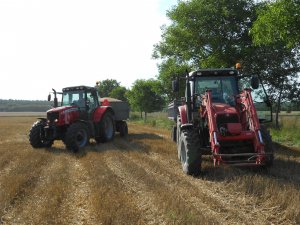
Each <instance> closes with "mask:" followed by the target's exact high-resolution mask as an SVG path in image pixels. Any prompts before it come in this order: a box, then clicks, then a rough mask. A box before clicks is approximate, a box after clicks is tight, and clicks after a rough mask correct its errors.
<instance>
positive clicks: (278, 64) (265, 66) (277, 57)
mask: <svg viewBox="0 0 300 225" xmlns="http://www.w3.org/2000/svg"><path fill="white" fill-rule="evenodd" d="M299 66H300V61H299V56H298V55H297V54H296V52H295V51H291V49H289V48H287V47H286V46H285V45H284V44H276V45H263V46H259V47H253V48H252V49H251V54H248V55H247V57H245V59H244V61H243V69H242V72H243V74H244V75H248V76H251V75H258V76H259V78H260V80H261V82H262V83H263V84H264V87H265V90H266V92H267V94H268V96H270V98H271V102H272V103H273V106H274V107H275V113H276V116H275V122H276V127H279V123H278V115H279V112H280V110H281V109H280V107H281V103H282V102H283V101H294V102H296V97H297V96H298V97H299V95H297V92H296V87H297V85H298V86H299V81H298V80H297V78H298V74H297V73H298V72H299V71H300V70H299Z"/></svg>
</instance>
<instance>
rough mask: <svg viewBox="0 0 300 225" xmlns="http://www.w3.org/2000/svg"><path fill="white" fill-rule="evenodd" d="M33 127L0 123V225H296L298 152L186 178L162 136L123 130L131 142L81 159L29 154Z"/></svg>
mask: <svg viewBox="0 0 300 225" xmlns="http://www.w3.org/2000/svg"><path fill="white" fill-rule="evenodd" d="M34 121H35V118H34V117H0V218H1V221H0V224H39V225H40V224H300V212H299V205H300V176H299V174H300V150H299V149H297V148H287V147H285V146H282V145H279V144H276V155H275V162H274V166H273V168H271V169H269V170H268V171H266V170H256V169H245V168H244V169H240V168H234V167H228V166H221V167H219V168H214V167H213V164H212V163H211V161H210V160H209V158H204V162H203V174H202V175H201V176H200V177H191V176H187V175H184V174H183V172H182V170H181V165H180V163H179V161H178V159H177V152H176V146H175V144H174V143H173V142H172V141H171V140H170V138H169V136H170V135H169V131H167V130H164V129H157V128H153V127H150V126H143V125H137V124H131V123H130V124H129V136H128V137H127V138H126V139H122V138H120V137H119V135H116V137H115V140H114V141H113V142H111V143H106V144H100V145H96V143H95V142H93V141H91V144H90V145H89V146H88V147H86V148H85V150H83V151H82V152H80V153H78V154H73V153H71V152H69V151H67V150H66V149H65V147H64V145H63V144H62V142H60V141H57V142H55V143H54V145H53V147H52V148H50V149H33V148H32V147H31V146H30V144H29V142H28V131H29V129H30V127H31V125H32V123H33V122H34Z"/></svg>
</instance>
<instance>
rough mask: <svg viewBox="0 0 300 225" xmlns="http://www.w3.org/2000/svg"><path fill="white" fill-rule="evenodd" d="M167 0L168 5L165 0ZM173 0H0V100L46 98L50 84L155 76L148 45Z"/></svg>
mask: <svg viewBox="0 0 300 225" xmlns="http://www.w3.org/2000/svg"><path fill="white" fill-rule="evenodd" d="M168 2H170V3H168ZM175 3H176V2H175V0H171V1H167V0H143V1H142V0H128V1H123V0H111V1H104V0H100V1H99V0H98V1H97V0H88V1H83V0H81V1H79V0H52V1H45V0H43V1H42V0H41V1H38V0H31V1H21V0H1V1H0V31H1V32H0V99H1V98H2V99H8V98H12V99H45V98H46V95H47V94H48V91H50V90H51V88H52V87H54V88H57V90H60V89H61V88H63V87H65V86H72V85H81V84H84V85H90V86H93V85H94V84H95V82H96V81H97V80H103V79H107V78H110V79H116V80H118V81H120V82H121V84H122V85H124V86H127V87H129V86H130V85H131V84H132V82H134V81H135V80H136V79H140V78H144V79H148V78H154V77H155V75H157V68H156V62H155V61H154V60H151V54H152V50H153V44H155V43H157V42H158V41H159V40H160V35H161V31H160V26H161V25H162V24H164V23H165V22H166V18H165V16H164V12H162V11H160V10H161V8H162V7H163V8H166V6H167V5H168V4H170V5H174V4H175Z"/></svg>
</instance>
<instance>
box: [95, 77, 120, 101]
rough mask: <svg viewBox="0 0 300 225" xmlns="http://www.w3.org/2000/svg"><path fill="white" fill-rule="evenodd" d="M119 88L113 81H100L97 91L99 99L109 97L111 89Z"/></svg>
mask: <svg viewBox="0 0 300 225" xmlns="http://www.w3.org/2000/svg"><path fill="white" fill-rule="evenodd" d="M117 87H120V83H119V82H118V81H116V80H114V79H106V80H103V81H100V83H99V85H98V86H97V89H98V90H99V93H100V96H101V97H110V96H109V94H110V93H111V92H112V90H113V89H115V88H117Z"/></svg>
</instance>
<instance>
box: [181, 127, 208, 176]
mask: <svg viewBox="0 0 300 225" xmlns="http://www.w3.org/2000/svg"><path fill="white" fill-rule="evenodd" d="M178 148H179V149H178V150H179V151H180V160H181V164H182V169H183V172H184V173H186V174H188V175H193V176H198V175H199V174H200V173H201V163H202V154H201V150H200V140H199V135H198V133H197V132H196V131H195V130H193V129H189V130H183V131H182V132H181V135H180V141H179V145H178Z"/></svg>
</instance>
